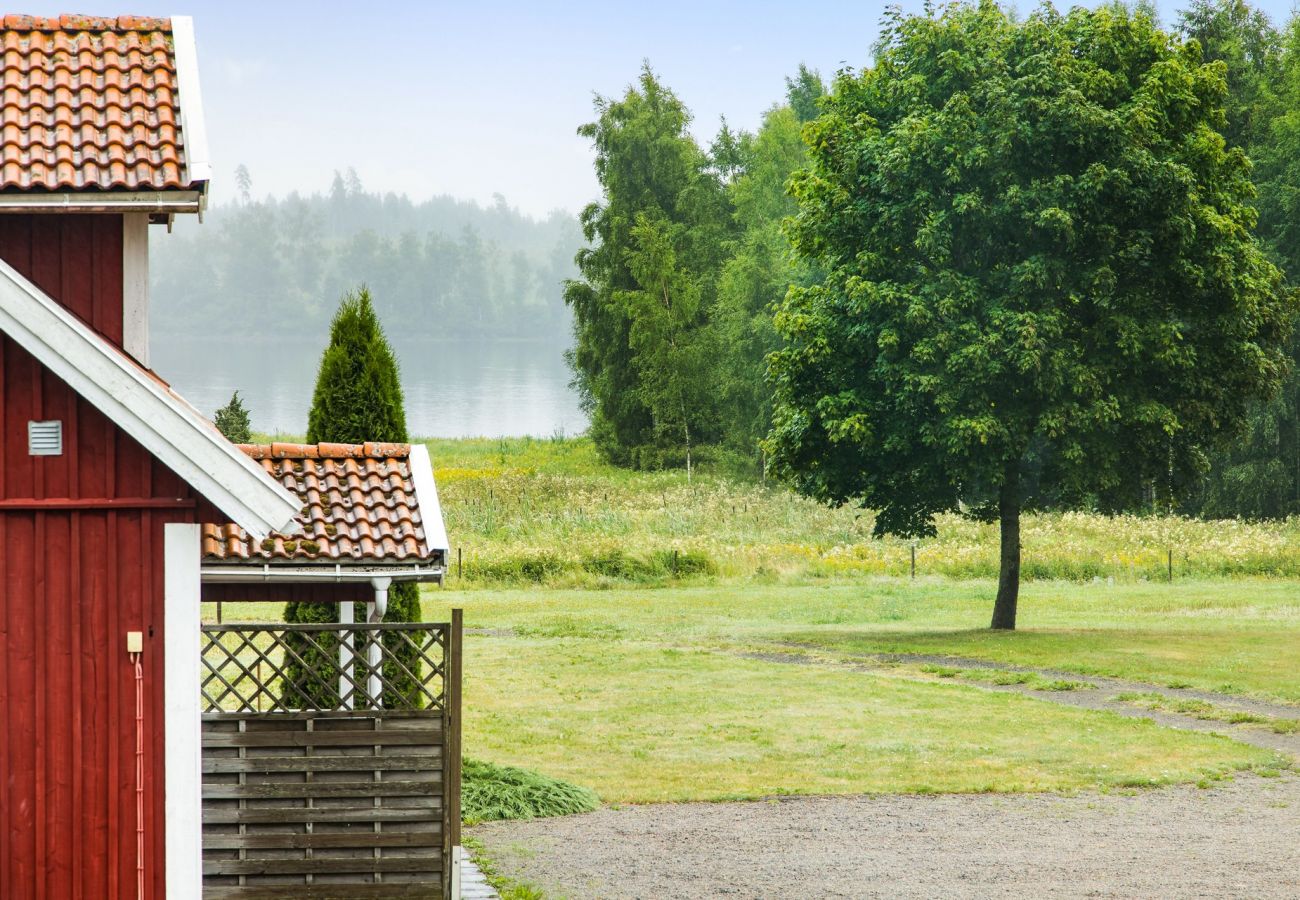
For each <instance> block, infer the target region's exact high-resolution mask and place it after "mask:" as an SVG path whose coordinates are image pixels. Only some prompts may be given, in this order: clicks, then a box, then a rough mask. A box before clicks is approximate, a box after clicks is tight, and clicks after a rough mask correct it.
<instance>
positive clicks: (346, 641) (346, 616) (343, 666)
mask: <svg viewBox="0 0 1300 900" xmlns="http://www.w3.org/2000/svg"><path fill="white" fill-rule="evenodd" d="M355 613H356V609H355V607H354V605H353V602H352V601H351V600H343V601H340V603H339V624H340V625H345V626H347V629H348V630H347V631H345V632H344V634H343V640H341V641H339V698H340V699H341V700H342V701H343V708H344V709H351V708H352V707H353V705H354V703H355V699H354V698H353V694H352V682H351V681H349V680H348V679H349V678H350V677H351V675H352V657H353V656H355V655H356V653H355V649H354V645H353V641H355V640H356V638H355V635H354V632H353V631H352V630H351V629H352V624H353V622H352V618H353V616H354V615H355Z"/></svg>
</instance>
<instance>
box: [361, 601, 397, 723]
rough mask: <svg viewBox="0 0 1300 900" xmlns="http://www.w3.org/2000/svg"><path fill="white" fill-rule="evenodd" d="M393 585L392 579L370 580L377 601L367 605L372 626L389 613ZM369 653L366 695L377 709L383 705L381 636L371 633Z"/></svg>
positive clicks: (382, 651)
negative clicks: (390, 587)
mask: <svg viewBox="0 0 1300 900" xmlns="http://www.w3.org/2000/svg"><path fill="white" fill-rule="evenodd" d="M392 583H393V579H391V578H372V579H370V584H371V586H372V587H374V589H375V599H374V600H372V601H371V602H370V603H367V604H366V606H367V607H369V609H368V610H367V612H368V615H367V616H366V620H367V621H368V622H370V623H371V624H372V625H373V624H378V623H379V622H382V621H384V614H385V613H386V612H388V588H389V586H390V585H391V584H392ZM367 653H368V656H367V660H368V661H369V663H370V678H369V679H367V681H366V693H367V694H369V695H370V705H371V706H376V707H377V706H381V705H383V696H382V695H383V682H382V679H380V677H379V672H380V666H381V665H382V663H383V653H384V650H383V644H382V642H381V640H380V636H379V634H377V633H375V632H372V633H371V635H370V646H369V648H368V651H367Z"/></svg>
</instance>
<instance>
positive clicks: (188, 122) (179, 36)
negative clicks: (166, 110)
mask: <svg viewBox="0 0 1300 900" xmlns="http://www.w3.org/2000/svg"><path fill="white" fill-rule="evenodd" d="M172 47H173V49H174V52H175V54H176V89H177V91H178V92H179V94H180V107H181V141H182V146H183V148H184V150H185V171H186V174H187V175H188V176H189V179H190V184H195V183H197V182H203V183H204V185H205V186H206V184H207V182H208V181H210V180H211V178H212V159H211V157H210V156H209V155H208V126H207V123H206V122H205V121H204V119H203V92H202V91H201V90H199V52H198V45H197V44H196V42H195V40H194V19H193V18H192V17H191V16H172Z"/></svg>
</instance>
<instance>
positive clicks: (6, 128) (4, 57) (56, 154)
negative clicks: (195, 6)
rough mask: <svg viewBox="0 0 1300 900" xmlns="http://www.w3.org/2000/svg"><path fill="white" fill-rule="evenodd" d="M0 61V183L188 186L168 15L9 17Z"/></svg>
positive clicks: (10, 186) (16, 186)
mask: <svg viewBox="0 0 1300 900" xmlns="http://www.w3.org/2000/svg"><path fill="white" fill-rule="evenodd" d="M0 65H2V68H0V159H2V160H3V161H4V162H3V165H2V166H0V189H7V190H68V189H71V190H167V189H178V188H181V189H183V188H189V187H192V184H191V180H190V178H189V177H188V175H187V173H186V171H185V148H184V139H183V135H182V133H181V127H180V121H181V116H180V99H179V92H178V88H177V77H176V51H175V46H174V44H173V41H172V25H171V20H170V19H156V18H149V17H145V16H118V17H116V18H105V17H102V16H74V15H64V16H57V17H55V16H17V15H7V16H5V17H4V22H3V30H0Z"/></svg>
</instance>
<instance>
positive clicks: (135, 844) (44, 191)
mask: <svg viewBox="0 0 1300 900" xmlns="http://www.w3.org/2000/svg"><path fill="white" fill-rule="evenodd" d="M0 40H2V41H3V54H4V57H3V69H2V70H0V129H2V133H0V710H2V711H3V713H2V715H0V897H3V898H4V900H19V898H74V897H85V898H103V897H119V896H120V897H136V896H141V897H150V898H160V897H163V896H172V897H182V898H190V897H197V896H199V893H200V891H201V890H202V888H201V886H200V879H201V877H202V876H201V872H202V869H201V865H202V863H201V858H202V857H201V840H202V836H201V831H200V822H201V819H202V815H201V802H202V801H201V796H200V781H201V774H200V749H199V748H200V743H199V742H200V739H201V738H200V730H199V702H200V686H199V671H200V667H199V658H198V656H199V624H200V623H199V609H200V607H199V598H200V590H201V589H200V584H201V581H202V580H203V579H204V578H205V574H204V571H203V570H204V568H205V567H210V568H211V569H212V570H213V571H212V572H210V573H208V576H207V577H208V578H209V580H213V581H221V582H226V583H232V582H238V581H239V580H240V578H239V577H238V576H237V575H236V574H235V572H234V570H233V569H232V567H231V565H232V564H236V563H239V562H241V560H240V559H237V558H235V557H238V556H239V553H238V552H232V550H231V546H234V545H233V544H231V545H230V546H222V547H220V548H219V549H220V552H217V551H218V548H217V547H216V545H215V544H214V541H215V540H216V539H218V538H220V537H221V536H223V535H224V536H226V537H231V536H233V535H235V534H238V536H239V537H240V539H241V540H242V541H243V544H242V545H241V546H244V547H253V548H257V547H260V546H262V543H263V542H264V541H267V540H272V543H268V544H266V546H267V547H272V546H273V542H274V540H280V541H281V543H280V545H279V548H280V550H281V551H283V548H284V544H283V540H284V536H285V535H288V536H289V537H290V538H292V535H293V534H294V533H296V532H298V531H299V530H300V529H301V527H302V525H303V524H304V523H303V522H302V521H295V518H296V517H298V516H299V515H300V513H301V512H302V511H303V509H304V507H303V501H302V499H301V497H299V496H297V495H296V494H294V493H293V492H291V490H289V489H287V488H286V486H285V485H284V484H282V483H281V481H280V480H279V479H277V478H276V477H273V473H272V472H271V471H270V470H269V467H266V466H264V465H262V464H260V463H259V462H258V461H255V460H254V459H252V458H250V453H252V455H257V453H256V452H255V451H253V450H251V449H250V450H248V451H247V452H246V451H244V450H241V449H239V448H236V447H235V446H233V445H232V444H230V443H229V442H228V441H227V440H226V439H225V438H224V437H223V436H222V435H221V434H220V433H219V432H217V431H216V429H215V428H214V427H212V425H211V424H210V423H209V422H208V421H207V420H206V419H204V418H203V416H201V415H200V414H198V413H197V412H196V411H195V410H194V409H192V408H191V407H190V406H188V405H187V404H186V403H185V402H184V401H183V400H182V399H181V398H180V397H179V396H177V395H176V394H175V393H174V392H172V391H171V390H170V389H169V388H168V386H167V384H166V383H165V382H164V381H163V380H162V379H160V378H159V377H158V376H157V375H155V374H154V373H153V372H151V371H150V369H149V359H148V230H149V226H150V224H157V223H165V222H167V221H168V220H169V218H170V217H171V216H173V215H176V214H180V213H198V212H201V210H202V209H203V205H204V202H205V197H206V193H207V184H208V178H209V165H208V159H207V149H206V141H205V137H204V128H203V119H202V107H201V101H200V93H199V84H198V68H197V62H196V57H195V48H194V38H193V30H192V26H191V23H190V21H189V20H188V19H187V18H174V19H170V20H168V19H150V18H140V17H120V18H116V19H113V18H107V19H106V18H96V17H85V16H62V17H59V18H35V17H27V16H6V17H4V21H3V29H2V30H0ZM423 468H426V469H427V457H424V459H423ZM419 477H420V478H421V479H424V478H425V477H426V476H425V475H423V474H421V475H420V476H419ZM379 506H380V507H382V506H383V504H382V503H381V504H379ZM363 513H364V510H363ZM348 516H349V519H352V518H354V516H353V514H352V513H351V512H350V511H349V513H348ZM434 518H437V520H438V521H437V528H436V530H440V529H441V520H440V517H439V516H437V513H436V501H435V506H434V508H433V509H432V510H430V511H429V512H426V519H428V520H429V523H430V527H431V528H432V521H433V519H434ZM408 519H409V516H408ZM318 524H319V523H318ZM205 527H206V529H207V534H206V537H207V540H206V546H205V541H204V533H203V529H204V528H205ZM330 527H333V526H330ZM276 533H279V534H280V537H278V538H275V539H270V536H271V535H272V534H276ZM432 543H436V542H435V541H429V540H423V542H422V544H421V545H420V547H419V548H418V549H419V552H417V553H414V554H413V555H414V556H418V557H419V559H418V560H416V563H418V564H416V565H414V566H412V563H411V559H405V560H393V559H390V558H389V556H391V554H386V552H385V545H384V544H383V541H382V540H381V541H380V546H379V550H378V551H374V552H371V553H369V555H368V556H367V557H366V560H365V561H367V562H368V563H369V564H370V568H371V569H373V570H374V571H371V572H368V574H367V579H366V580H365V583H366V584H367V585H369V584H370V583H372V582H373V583H379V582H377V581H375V579H374V578H373V577H371V576H375V575H382V574H383V572H382V571H380V570H381V569H382V567H383V566H384V565H387V564H395V565H396V566H397V568H396V577H399V578H400V577H406V578H410V579H412V580H427V579H428V578H430V577H434V576H435V575H436V574H437V572H439V571H440V570H439V569H438V568H437V564H439V563H441V562H443V561H445V551H444V550H443V549H442V548H440V547H432ZM442 543H443V544H445V539H443V540H442ZM305 549H306V547H305V546H304V550H305ZM205 550H206V552H207V559H206V561H205ZM371 550H372V551H373V550H374V545H373V544H372V546H371ZM265 555H266V556H268V557H275V556H278V557H282V559H281V560H280V561H281V562H288V561H290V560H289V559H288V557H291V556H294V554H284V553H283V552H281V553H279V554H274V553H268V554H265ZM307 555H308V556H310V555H311V554H307ZM244 556H245V557H250V558H246V559H243V560H242V562H243V563H245V564H248V565H252V566H261V567H262V569H263V570H266V571H269V569H267V566H266V563H267V562H268V559H263V558H261V557H262V556H263V554H261V553H257V552H254V553H251V554H248V553H245V554H244ZM335 556H336V557H338V556H339V554H338V553H337V552H336V553H335ZM342 557H343V558H342V559H340V558H333V559H329V560H328V561H327V562H328V563H329V565H331V566H332V567H334V568H335V569H336V570H339V571H341V564H346V563H348V562H350V561H351V560H349V559H348V558H347V554H346V553H344V554H342ZM296 561H297V562H298V563H301V564H302V565H298V566H292V567H290V568H292V569H293V570H294V571H297V572H298V573H299V574H300V575H302V576H303V577H302V579H301V580H302V581H304V582H308V583H310V582H311V578H312V577H316V578H317V583H318V584H319V583H320V582H321V579H319V568H320V567H319V566H317V567H316V574H315V575H309V573H308V571H307V570H309V569H311V568H312V567H311V565H308V564H309V563H312V562H313V560H311V559H308V560H302V559H298V560H296ZM320 562H322V563H323V562H326V561H324V560H322V561H320ZM421 566H422V567H423V568H421ZM283 575H284V573H283V572H281V576H282V577H281V578H280V581H281V582H286V578H285V577H283ZM287 580H289V581H291V580H292V579H291V578H290V579H287ZM341 580H343V579H340V581H341ZM358 580H359V579H358V578H356V577H353V578H352V583H356V582H358ZM384 583H385V584H386V582H384ZM367 589H368V588H367ZM372 596H373V594H372ZM137 661H138V663H139V665H138V667H137V665H136V663H137ZM309 830H310V829H309ZM309 855H310V854H309Z"/></svg>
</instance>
